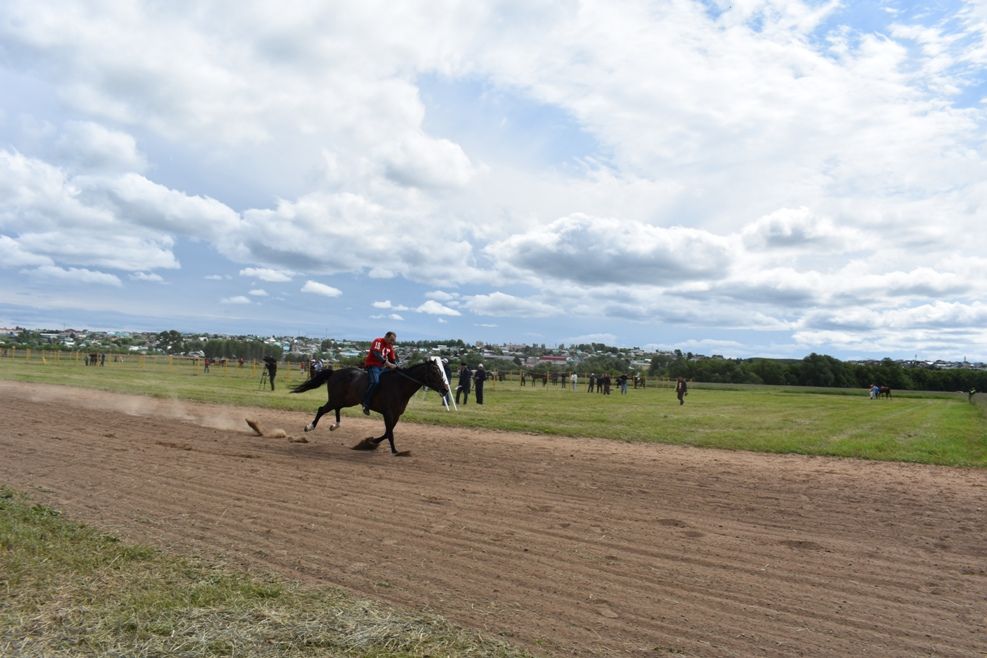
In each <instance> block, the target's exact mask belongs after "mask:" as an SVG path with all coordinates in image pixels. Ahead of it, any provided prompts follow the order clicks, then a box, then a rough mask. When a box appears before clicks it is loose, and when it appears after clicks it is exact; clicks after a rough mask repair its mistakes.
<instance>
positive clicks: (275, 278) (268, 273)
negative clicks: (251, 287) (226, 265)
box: [240, 267, 294, 283]
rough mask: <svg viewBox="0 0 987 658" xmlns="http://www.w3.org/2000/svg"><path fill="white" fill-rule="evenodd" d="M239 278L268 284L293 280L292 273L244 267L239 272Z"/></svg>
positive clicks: (265, 268)
mask: <svg viewBox="0 0 987 658" xmlns="http://www.w3.org/2000/svg"><path fill="white" fill-rule="evenodd" d="M240 276H246V277H250V278H254V279H260V280H261V281H267V282H268V283H287V282H288V281H291V279H292V278H293V276H294V275H293V273H292V272H285V271H283V270H274V269H270V268H267V267H245V268H243V269H242V270H240Z"/></svg>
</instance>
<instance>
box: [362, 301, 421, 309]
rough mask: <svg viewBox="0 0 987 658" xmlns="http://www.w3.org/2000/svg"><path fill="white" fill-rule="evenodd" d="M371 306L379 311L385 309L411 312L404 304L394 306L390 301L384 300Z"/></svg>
mask: <svg viewBox="0 0 987 658" xmlns="http://www.w3.org/2000/svg"><path fill="white" fill-rule="evenodd" d="M371 306H373V307H374V308H380V309H385V310H386V309H393V310H395V311H410V310H411V309H410V308H408V307H407V306H405V305H404V304H398V305H396V306H395V305H394V304H392V303H391V300H389V299H385V300H383V301H379V302H374V303H373V304H371Z"/></svg>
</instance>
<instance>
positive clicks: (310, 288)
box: [301, 281, 343, 297]
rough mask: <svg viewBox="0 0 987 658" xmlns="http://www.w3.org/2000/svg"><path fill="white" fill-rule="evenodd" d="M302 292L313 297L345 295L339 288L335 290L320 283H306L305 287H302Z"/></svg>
mask: <svg viewBox="0 0 987 658" xmlns="http://www.w3.org/2000/svg"><path fill="white" fill-rule="evenodd" d="M301 291H302V292H307V293H311V294H313V295H322V296H323V297H339V296H340V295H342V294H343V291H342V290H340V289H339V288H333V287H332V286H327V285H326V284H324V283H319V282H318V281H306V282H305V285H303V286H302V287H301Z"/></svg>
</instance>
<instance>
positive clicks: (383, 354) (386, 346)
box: [363, 338, 398, 368]
mask: <svg viewBox="0 0 987 658" xmlns="http://www.w3.org/2000/svg"><path fill="white" fill-rule="evenodd" d="M397 360H398V355H397V353H395V351H394V346H393V345H391V344H390V343H388V342H387V341H386V340H384V339H383V338H374V342H372V343H370V351H369V352H367V358H365V359H364V360H363V366H364V367H365V368H369V367H370V366H377V367H378V368H383V367H385V365H386V363H385V362H387V361H390V362H391V363H397Z"/></svg>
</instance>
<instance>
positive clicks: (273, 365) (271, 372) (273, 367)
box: [264, 356, 278, 391]
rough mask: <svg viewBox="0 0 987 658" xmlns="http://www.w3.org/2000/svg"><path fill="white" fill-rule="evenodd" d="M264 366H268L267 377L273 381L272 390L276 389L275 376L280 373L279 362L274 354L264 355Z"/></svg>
mask: <svg viewBox="0 0 987 658" xmlns="http://www.w3.org/2000/svg"><path fill="white" fill-rule="evenodd" d="M264 367H265V368H267V378H268V380H269V381H270V382H271V390H272V391H273V390H274V377H275V375H277V374H278V362H277V360H276V359H275V358H274V357H273V356H265V357H264Z"/></svg>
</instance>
